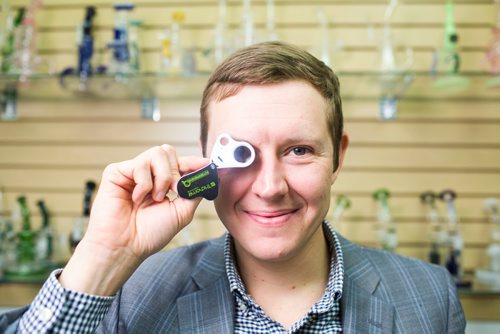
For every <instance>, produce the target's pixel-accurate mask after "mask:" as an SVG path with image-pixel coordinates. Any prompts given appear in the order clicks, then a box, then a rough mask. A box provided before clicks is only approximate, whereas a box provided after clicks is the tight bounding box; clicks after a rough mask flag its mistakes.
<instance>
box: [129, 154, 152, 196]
mask: <svg viewBox="0 0 500 334" xmlns="http://www.w3.org/2000/svg"><path fill="white" fill-rule="evenodd" d="M132 175H133V179H134V182H135V187H134V190H133V192H132V201H134V203H141V202H142V201H143V200H144V198H145V197H146V195H147V194H149V193H150V192H151V190H152V189H153V178H152V176H151V161H150V159H149V158H147V155H139V156H138V157H137V158H136V159H134V170H133V173H132Z"/></svg>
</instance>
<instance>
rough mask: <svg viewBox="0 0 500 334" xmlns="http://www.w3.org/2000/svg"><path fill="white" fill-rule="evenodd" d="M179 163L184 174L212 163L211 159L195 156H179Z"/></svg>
mask: <svg viewBox="0 0 500 334" xmlns="http://www.w3.org/2000/svg"><path fill="white" fill-rule="evenodd" d="M178 163H179V171H180V173H181V174H182V175H184V174H186V173H190V172H193V171H195V170H198V169H200V168H203V167H205V166H207V165H208V164H209V163H210V159H207V158H202V157H195V156H189V157H179V159H178Z"/></svg>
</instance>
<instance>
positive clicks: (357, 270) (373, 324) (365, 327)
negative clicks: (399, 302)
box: [339, 236, 394, 334]
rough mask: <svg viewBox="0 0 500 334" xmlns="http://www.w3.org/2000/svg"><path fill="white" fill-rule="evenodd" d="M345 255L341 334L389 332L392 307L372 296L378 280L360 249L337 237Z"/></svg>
mask: <svg viewBox="0 0 500 334" xmlns="http://www.w3.org/2000/svg"><path fill="white" fill-rule="evenodd" d="M339 239H340V242H341V244H342V251H343V256H344V288H343V292H342V300H341V312H342V327H343V330H344V333H384V334H386V333H392V332H393V324H394V307H393V306H392V305H390V304H388V303H387V302H385V301H383V300H381V299H380V298H378V297H376V296H375V295H374V293H375V291H376V289H377V286H378V285H379V283H380V277H379V275H378V273H377V271H376V270H375V268H373V265H372V264H371V263H370V262H369V261H368V260H367V259H366V256H363V254H362V253H363V249H362V248H361V247H359V246H356V245H354V244H353V243H351V242H349V241H347V240H346V239H344V238H341V237H340V236H339Z"/></svg>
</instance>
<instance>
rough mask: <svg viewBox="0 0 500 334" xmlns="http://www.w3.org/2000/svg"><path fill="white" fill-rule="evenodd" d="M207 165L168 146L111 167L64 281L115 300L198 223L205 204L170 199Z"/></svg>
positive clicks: (204, 160)
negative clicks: (185, 178) (144, 265)
mask: <svg viewBox="0 0 500 334" xmlns="http://www.w3.org/2000/svg"><path fill="white" fill-rule="evenodd" d="M207 163H208V160H207V159H204V158H195V157H181V158H177V155H176V153H175V150H174V149H173V148H172V147H171V146H168V145H162V146H161V147H154V148H151V149H149V150H147V151H145V152H143V153H141V154H140V155H139V156H137V157H136V158H134V159H132V160H127V161H123V162H120V163H115V164H111V165H109V166H108V167H107V168H106V169H105V171H104V173H103V176H102V180H101V184H100V187H99V190H98V192H97V195H96V197H95V200H94V203H93V206H92V211H91V214H90V222H89V227H88V229H87V233H86V234H85V236H84V238H83V239H82V241H81V242H80V243H79V244H78V247H77V248H76V250H75V253H74V254H73V256H72V258H71V259H70V261H69V262H68V265H67V266H66V268H65V269H64V270H63V272H62V274H61V276H60V278H59V280H60V282H61V284H62V285H63V286H64V287H66V288H70V289H73V290H77V291H81V292H86V293H91V294H97V295H112V294H114V293H116V291H117V290H118V289H119V288H120V287H121V286H122V285H123V283H124V282H125V281H126V280H127V279H128V277H130V275H131V274H132V273H133V272H134V271H135V269H137V267H138V266H139V264H140V263H141V262H142V261H144V260H145V259H146V258H147V257H148V256H150V255H152V254H153V253H155V252H157V251H159V250H160V249H162V248H163V247H165V246H166V245H167V244H168V243H169V242H170V240H172V238H173V237H174V236H175V235H176V234H177V233H178V232H179V231H180V230H181V229H182V228H184V227H185V226H186V225H187V224H189V223H190V222H191V220H192V219H193V215H194V212H195V210H196V207H197V206H198V204H199V203H200V201H201V199H200V198H197V199H193V200H187V199H183V198H180V197H177V198H175V199H173V200H170V199H169V198H168V197H166V194H167V193H168V192H169V190H171V191H175V190H176V189H175V187H176V185H177V182H178V181H179V179H180V176H181V174H185V173H188V172H191V171H194V170H197V169H199V168H201V167H203V166H205V165H206V164H207Z"/></svg>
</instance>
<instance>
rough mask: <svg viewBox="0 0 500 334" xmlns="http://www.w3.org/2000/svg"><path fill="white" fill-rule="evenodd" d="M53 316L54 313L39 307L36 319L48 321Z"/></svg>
mask: <svg viewBox="0 0 500 334" xmlns="http://www.w3.org/2000/svg"><path fill="white" fill-rule="evenodd" d="M53 315H54V313H53V312H52V310H51V309H49V308H47V307H40V308H39V309H38V318H39V319H40V320H42V321H44V322H47V321H49V320H50V318H52V316H53Z"/></svg>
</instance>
